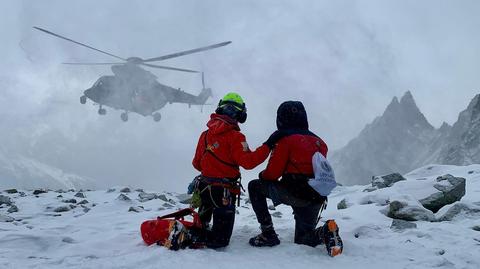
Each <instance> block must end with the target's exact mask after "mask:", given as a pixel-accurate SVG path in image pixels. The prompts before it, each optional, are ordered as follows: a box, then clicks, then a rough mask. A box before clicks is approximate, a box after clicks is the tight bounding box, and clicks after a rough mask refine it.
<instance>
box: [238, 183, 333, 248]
mask: <svg viewBox="0 0 480 269" xmlns="http://www.w3.org/2000/svg"><path fill="white" fill-rule="evenodd" d="M248 194H249V197H250V202H251V203H252V207H253V211H255V214H256V215H257V220H258V222H259V223H260V227H261V228H262V230H263V229H269V228H270V227H272V228H273V223H272V217H271V215H270V212H268V206H267V198H270V199H272V201H273V204H274V205H279V204H286V205H289V206H291V207H292V209H293V214H294V216H295V240H294V241H295V243H297V244H303V245H309V246H312V247H315V246H317V245H318V244H320V243H321V240H320V238H319V236H318V235H317V234H316V231H315V228H316V225H317V219H318V213H319V211H320V208H321V206H322V204H323V202H324V199H322V200H320V201H319V200H317V201H308V200H303V199H300V198H298V197H295V196H293V195H292V194H291V193H290V192H289V190H288V189H287V188H286V187H285V186H284V185H282V184H281V183H280V182H277V181H266V180H260V179H256V180H252V181H250V183H249V184H248Z"/></svg>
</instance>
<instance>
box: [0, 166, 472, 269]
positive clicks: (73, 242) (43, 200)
mask: <svg viewBox="0 0 480 269" xmlns="http://www.w3.org/2000/svg"><path fill="white" fill-rule="evenodd" d="M446 173H450V174H452V175H454V176H461V177H465V178H466V179H467V194H466V195H465V196H464V198H463V199H462V200H461V201H460V202H462V203H467V204H477V205H478V203H479V200H480V165H471V166H466V167H457V166H437V165H432V166H427V167H423V168H420V169H417V170H415V171H413V172H411V173H409V174H407V175H405V177H406V178H407V180H406V181H401V182H397V183H396V184H395V185H394V187H395V188H385V189H381V190H377V191H374V192H363V190H364V189H365V188H366V187H367V186H349V187H338V188H336V189H335V190H334V191H333V192H332V194H331V195H330V197H329V206H328V208H327V210H326V211H324V213H323V218H322V219H323V220H326V219H328V218H334V219H336V220H337V222H338V224H339V227H340V234H341V236H342V238H343V240H344V244H345V249H344V253H343V254H342V255H341V256H338V257H335V258H331V257H329V256H327V254H326V251H325V249H324V247H323V246H318V247H317V248H311V247H307V246H302V245H296V244H294V243H293V234H294V220H293V215H292V214H291V209H290V208H289V207H287V206H278V207H277V208H276V210H275V211H277V212H281V217H274V218H273V220H274V224H275V227H276V230H277V233H278V234H279V236H280V240H281V241H282V243H281V244H280V245H279V246H276V247H273V248H253V247H250V246H249V245H248V239H249V238H250V237H251V236H254V235H256V234H257V233H258V232H259V229H258V223H257V222H256V219H255V216H254V213H253V211H252V210H251V208H250V204H248V203H247V204H246V203H245V200H242V204H241V206H240V207H239V208H238V211H239V214H238V215H237V219H236V223H235V228H234V232H233V236H232V240H231V244H230V246H228V247H227V248H225V249H222V250H210V249H202V250H190V249H186V250H180V251H176V252H175V251H169V250H167V249H165V248H163V247H159V246H156V245H153V246H148V247H147V246H146V245H144V243H143V242H142V239H141V237H140V234H139V227H140V224H141V223H142V222H143V221H144V220H148V219H153V218H155V217H156V216H158V215H163V214H166V213H169V212H172V211H174V210H176V209H180V208H183V207H185V206H186V205H184V204H180V203H179V198H178V197H177V196H178V195H177V194H175V193H168V192H161V193H157V194H164V195H165V196H166V198H167V200H168V199H171V202H170V204H171V205H172V206H173V207H172V208H167V205H165V203H167V202H165V201H163V200H162V199H152V200H149V201H145V202H140V201H139V197H138V194H139V192H138V191H132V192H131V193H125V195H127V196H129V197H130V198H131V201H121V200H118V199H117V197H118V196H119V195H120V193H119V190H120V188H116V191H113V192H107V191H103V190H98V191H86V192H84V194H85V195H86V198H85V199H86V200H88V201H89V203H88V204H85V205H84V206H85V207H88V208H90V210H89V211H88V212H86V213H85V212H84V208H83V207H82V206H81V205H77V207H76V208H75V209H73V210H71V211H68V212H63V213H55V212H54V211H53V209H54V208H56V207H58V206H61V205H67V204H65V203H63V202H62V200H65V199H71V198H76V197H74V195H75V194H76V192H66V193H57V192H52V191H50V192H48V193H44V194H40V195H38V197H36V196H34V195H32V194H31V191H24V192H25V194H26V195H23V196H22V194H21V193H16V194H6V193H1V194H0V195H7V196H9V197H11V198H12V200H13V201H14V202H15V204H16V205H17V206H18V208H19V212H16V213H11V214H9V213H7V212H6V211H7V209H8V207H3V208H0V215H8V216H11V217H14V218H15V219H16V220H15V221H14V222H0V268H242V269H245V268H265V269H268V268H372V269H375V268H382V269H384V268H385V267H386V266H388V268H389V269H393V268H480V257H479V255H478V254H480V252H479V245H480V232H478V231H474V230H472V229H471V227H473V226H475V225H479V224H480V218H478V217H472V216H463V217H458V218H455V219H454V220H453V221H450V222H425V221H417V222H416V224H417V225H418V228H417V229H409V230H405V231H401V232H398V231H393V230H391V229H390V225H391V222H392V220H391V219H390V218H388V217H386V216H385V215H384V214H382V213H381V212H380V211H381V210H382V209H385V207H386V205H385V201H386V200H388V199H390V200H391V199H392V197H395V196H405V194H401V193H399V190H403V191H411V192H412V193H411V194H410V196H409V197H410V198H411V199H413V198H412V197H415V196H417V195H421V194H422V190H421V188H422V184H424V183H423V182H426V181H425V180H417V179H422V178H434V177H437V176H439V175H443V174H446ZM397 184H398V185H397ZM58 195H62V196H63V197H60V198H57V196H58ZM407 196H408V195H407ZM157 197H158V196H157ZM344 198H345V199H347V201H348V204H349V207H348V208H347V209H344V210H337V209H336V205H337V203H338V202H340V201H341V200H342V199H344ZM76 199H77V201H78V202H80V201H81V200H82V199H80V198H76ZM368 201H371V203H368ZM94 203H95V206H93V204H94ZM131 206H143V207H144V209H145V210H144V211H141V212H139V213H136V212H128V209H129V208H130V207H131ZM275 211H271V212H275ZM442 211H444V210H443V209H442V210H441V211H440V212H438V213H437V216H438V214H441V212H442Z"/></svg>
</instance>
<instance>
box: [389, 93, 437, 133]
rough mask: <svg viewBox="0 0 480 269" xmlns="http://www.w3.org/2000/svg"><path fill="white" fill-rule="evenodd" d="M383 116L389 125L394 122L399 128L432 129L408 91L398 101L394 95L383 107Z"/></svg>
mask: <svg viewBox="0 0 480 269" xmlns="http://www.w3.org/2000/svg"><path fill="white" fill-rule="evenodd" d="M383 118H384V120H385V121H386V122H388V123H389V125H391V124H394V125H396V126H397V127H400V128H407V129H410V127H412V128H421V129H427V130H433V129H434V127H433V126H432V125H431V124H430V123H429V122H428V121H427V119H426V118H425V116H424V115H423V113H422V112H421V111H420V109H419V108H418V106H417V104H416V102H415V99H414V98H413V95H412V93H411V92H410V91H407V92H406V93H405V94H404V95H403V96H402V98H401V99H400V101H398V98H397V97H394V98H393V99H392V101H391V102H390V104H389V105H388V106H387V108H386V109H385V112H384V113H383Z"/></svg>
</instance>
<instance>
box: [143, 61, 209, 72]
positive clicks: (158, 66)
mask: <svg viewBox="0 0 480 269" xmlns="http://www.w3.org/2000/svg"><path fill="white" fill-rule="evenodd" d="M141 65H144V66H148V67H153V68H159V69H167V70H173V71H181V72H188V73H200V72H199V71H195V70H190V69H182V68H176V67H170V66H164V65H156V64H146V63H141Z"/></svg>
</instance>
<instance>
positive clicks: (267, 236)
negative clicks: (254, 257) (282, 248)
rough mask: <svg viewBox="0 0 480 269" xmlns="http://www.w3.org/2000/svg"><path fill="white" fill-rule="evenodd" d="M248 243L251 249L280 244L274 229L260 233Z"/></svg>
mask: <svg viewBox="0 0 480 269" xmlns="http://www.w3.org/2000/svg"><path fill="white" fill-rule="evenodd" d="M248 243H249V244H250V245H251V246H253V247H273V246H276V245H278V244H280V239H278V236H277V234H276V233H275V230H274V229H270V230H265V231H262V233H261V234H259V235H257V236H255V237H252V238H250V241H248Z"/></svg>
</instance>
